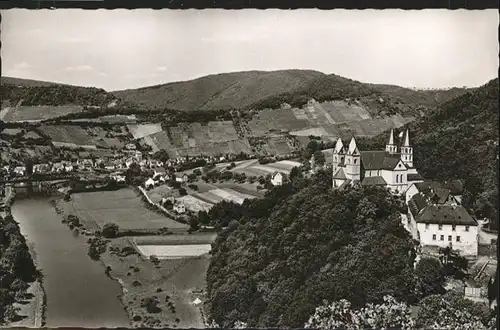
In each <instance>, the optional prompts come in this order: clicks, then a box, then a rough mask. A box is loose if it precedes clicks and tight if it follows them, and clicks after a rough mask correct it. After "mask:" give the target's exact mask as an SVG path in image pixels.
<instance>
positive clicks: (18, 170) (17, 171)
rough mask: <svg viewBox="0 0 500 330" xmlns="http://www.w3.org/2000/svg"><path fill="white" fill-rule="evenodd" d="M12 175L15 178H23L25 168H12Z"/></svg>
mask: <svg viewBox="0 0 500 330" xmlns="http://www.w3.org/2000/svg"><path fill="white" fill-rule="evenodd" d="M14 173H15V174H16V175H17V176H24V175H25V174H26V166H16V167H14Z"/></svg>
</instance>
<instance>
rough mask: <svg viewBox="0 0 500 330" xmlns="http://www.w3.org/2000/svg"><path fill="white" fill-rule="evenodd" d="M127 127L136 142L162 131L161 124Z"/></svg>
mask: <svg viewBox="0 0 500 330" xmlns="http://www.w3.org/2000/svg"><path fill="white" fill-rule="evenodd" d="M127 127H128V130H129V132H130V134H132V136H133V137H134V139H136V140H137V139H141V138H143V137H145V136H148V135H151V134H154V133H158V132H161V131H162V128H161V124H139V125H127Z"/></svg>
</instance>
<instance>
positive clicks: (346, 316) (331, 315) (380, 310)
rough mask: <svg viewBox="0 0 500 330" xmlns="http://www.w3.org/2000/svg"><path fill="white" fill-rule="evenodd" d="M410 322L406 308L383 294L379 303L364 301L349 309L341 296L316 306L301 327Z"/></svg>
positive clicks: (367, 326)
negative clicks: (365, 303)
mask: <svg viewBox="0 0 500 330" xmlns="http://www.w3.org/2000/svg"><path fill="white" fill-rule="evenodd" d="M413 326H414V322H413V320H412V318H411V314H410V308H409V307H408V306H407V305H406V304H405V303H401V302H397V301H396V299H394V298H393V297H391V296H385V297H384V302H383V303H381V304H368V305H367V306H366V307H363V308H361V309H357V310H356V309H352V306H351V303H350V302H349V301H347V300H345V299H342V300H340V301H337V302H334V303H332V304H328V302H324V303H323V305H322V306H320V307H317V308H316V311H315V312H314V314H313V315H312V316H311V317H310V318H309V321H307V323H306V324H305V328H315V329H381V328H382V329H384V328H388V327H390V328H398V329H412V328H413Z"/></svg>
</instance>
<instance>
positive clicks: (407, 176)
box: [332, 130, 423, 193]
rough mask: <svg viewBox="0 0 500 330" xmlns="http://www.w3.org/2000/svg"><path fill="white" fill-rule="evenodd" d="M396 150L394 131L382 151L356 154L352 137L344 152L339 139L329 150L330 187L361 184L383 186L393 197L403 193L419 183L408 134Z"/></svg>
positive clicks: (357, 150) (358, 152)
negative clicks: (331, 152)
mask: <svg viewBox="0 0 500 330" xmlns="http://www.w3.org/2000/svg"><path fill="white" fill-rule="evenodd" d="M399 149H400V150H399V151H398V146H397V145H396V144H395V143H394V130H391V133H390V136H389V141H388V143H387V145H386V146H385V150H375V151H360V150H359V149H358V147H357V146H356V140H355V138H354V137H352V139H351V141H350V142H349V146H348V147H347V148H345V147H344V144H343V143H342V140H341V139H340V138H339V139H338V140H337V143H336V145H335V148H334V149H333V162H332V168H333V187H334V188H339V187H343V186H345V185H347V184H353V183H361V184H362V185H380V186H385V187H387V188H389V189H390V190H391V191H392V192H394V193H404V192H406V190H407V189H408V187H409V186H410V185H411V184H412V183H415V182H422V181H423V178H422V177H421V176H420V174H419V173H418V172H417V170H416V169H415V168H414V167H413V148H412V147H411V145H410V133H409V131H408V130H406V133H405V136H404V140H403V143H402V146H401V147H400V148H399Z"/></svg>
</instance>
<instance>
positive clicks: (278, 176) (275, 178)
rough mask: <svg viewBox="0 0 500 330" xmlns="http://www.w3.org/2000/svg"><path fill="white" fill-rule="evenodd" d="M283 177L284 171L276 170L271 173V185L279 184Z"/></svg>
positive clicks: (281, 182)
mask: <svg viewBox="0 0 500 330" xmlns="http://www.w3.org/2000/svg"><path fill="white" fill-rule="evenodd" d="M285 179H286V175H285V173H283V172H278V171H276V172H274V173H273V174H272V175H271V184H272V185H273V186H281V185H282V184H283V182H284V180H285Z"/></svg>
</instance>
